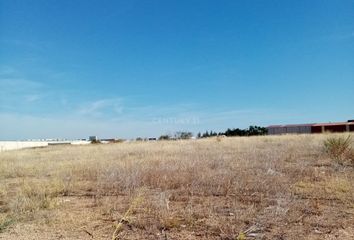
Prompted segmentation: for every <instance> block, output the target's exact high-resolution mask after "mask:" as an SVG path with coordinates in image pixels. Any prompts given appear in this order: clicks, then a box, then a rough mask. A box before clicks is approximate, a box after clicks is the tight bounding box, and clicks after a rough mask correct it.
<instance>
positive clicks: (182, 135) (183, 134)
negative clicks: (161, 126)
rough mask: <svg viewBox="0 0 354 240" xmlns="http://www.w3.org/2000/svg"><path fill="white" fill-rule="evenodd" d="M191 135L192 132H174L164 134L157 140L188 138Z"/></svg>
mask: <svg viewBox="0 0 354 240" xmlns="http://www.w3.org/2000/svg"><path fill="white" fill-rule="evenodd" d="M192 137H193V133H192V132H176V133H175V134H173V135H170V134H165V135H161V136H160V137H159V140H177V139H190V138H192Z"/></svg>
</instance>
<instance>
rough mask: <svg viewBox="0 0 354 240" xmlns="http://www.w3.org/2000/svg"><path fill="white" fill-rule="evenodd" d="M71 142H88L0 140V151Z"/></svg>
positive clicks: (74, 142)
mask: <svg viewBox="0 0 354 240" xmlns="http://www.w3.org/2000/svg"><path fill="white" fill-rule="evenodd" d="M65 143H66V144H71V145H85V144H90V143H91V142H89V141H48V142H47V141H0V152H2V151H8V150H16V149H23V148H34V147H46V146H48V145H49V144H50V145H56V144H58V145H59V144H65Z"/></svg>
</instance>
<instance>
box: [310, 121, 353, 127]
mask: <svg viewBox="0 0 354 240" xmlns="http://www.w3.org/2000/svg"><path fill="white" fill-rule="evenodd" d="M337 125H354V122H334V123H316V124H314V125H313V126H314V127H319V126H337Z"/></svg>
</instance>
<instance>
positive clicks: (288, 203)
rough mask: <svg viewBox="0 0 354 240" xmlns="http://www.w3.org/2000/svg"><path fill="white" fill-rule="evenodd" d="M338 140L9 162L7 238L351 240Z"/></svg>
mask: <svg viewBox="0 0 354 240" xmlns="http://www.w3.org/2000/svg"><path fill="white" fill-rule="evenodd" d="M331 136H333V135H301V136H295V135H294V136H264V137H240V138H218V139H217V138H212V139H203V140H187V141H162V142H132V143H117V144H105V145H102V144H97V145H90V146H55V147H48V148H40V149H26V150H18V151H9V152H2V153H0V183H1V184H0V239H10V240H11V239H26V240H29V239H33V240H34V239H163V240H166V239H220V240H221V239H224V240H227V239H230V240H231V239H232V240H244V239H272V240H273V239H279V240H281V239H311V240H315V239H318V240H320V239H321V240H322V239H328V240H330V239H344V240H346V239H348V240H351V239H354V167H353V165H352V164H351V162H350V159H347V160H348V161H347V160H345V159H344V160H343V161H342V162H340V163H339V162H338V161H334V160H333V159H332V158H331V157H329V156H328V155H327V154H326V153H325V151H324V144H323V141H324V140H325V139H327V138H329V137H331ZM335 136H339V137H341V136H344V135H335Z"/></svg>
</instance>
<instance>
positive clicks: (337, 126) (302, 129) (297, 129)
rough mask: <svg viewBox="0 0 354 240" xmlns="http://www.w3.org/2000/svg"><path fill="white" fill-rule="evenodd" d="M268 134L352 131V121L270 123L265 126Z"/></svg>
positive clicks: (353, 128) (353, 124)
mask: <svg viewBox="0 0 354 240" xmlns="http://www.w3.org/2000/svg"><path fill="white" fill-rule="evenodd" d="M267 129H268V134H269V135H279V134H301V133H307V134H310V133H324V132H354V121H353V120H348V121H347V122H335V123H308V124H289V125H271V126H268V127H267Z"/></svg>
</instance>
